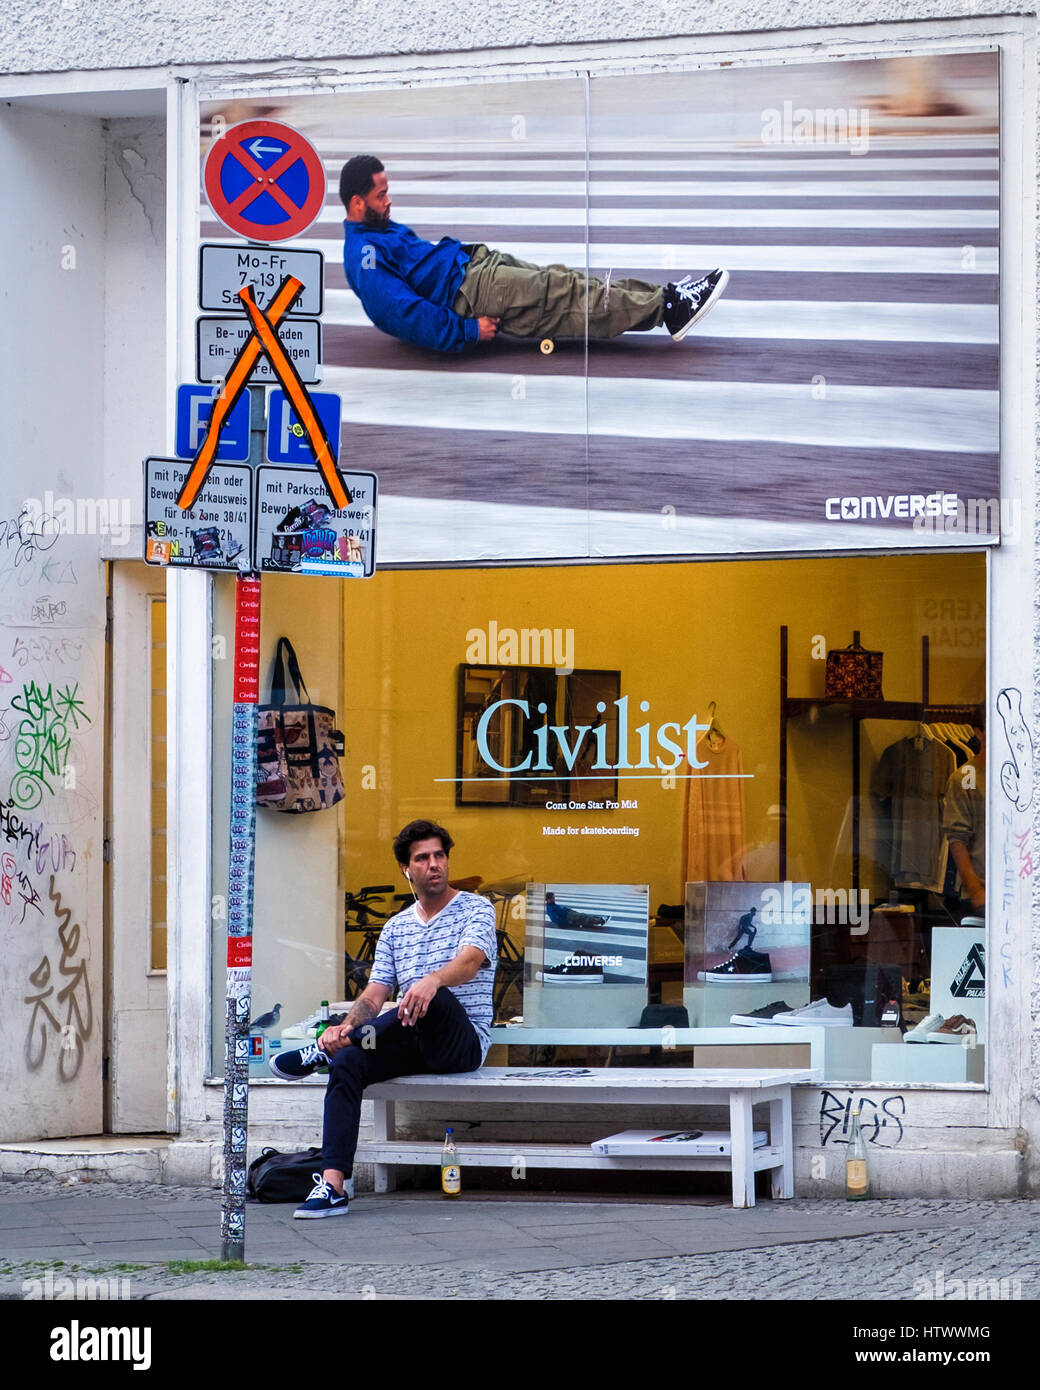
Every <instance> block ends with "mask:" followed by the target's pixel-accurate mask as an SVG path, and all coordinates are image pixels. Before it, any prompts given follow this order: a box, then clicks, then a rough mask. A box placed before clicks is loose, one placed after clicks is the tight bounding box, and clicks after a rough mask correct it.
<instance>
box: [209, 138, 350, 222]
mask: <svg viewBox="0 0 1040 1390" xmlns="http://www.w3.org/2000/svg"><path fill="white" fill-rule="evenodd" d="M203 182H204V185H205V189H206V197H207V198H208V199H209V205H210V207H211V208H212V209H213V212H214V214H215V215H216V216H217V217H218V218H219V219H220V221H221V222H223V224H224V226H225V227H229V228H230V229H231V231H233V232H236V233H237V234H238V235H239V236H244V237H248V238H249V239H250V240H252V241H286V240H287V239H288V238H289V237H294V236H299V235H300V234H301V232H304V231H306V230H307V228H308V227H309V226H310V225H311V223H312V222H313V221H314V219H315V218H316V217H317V216H318V214H319V213H320V212H321V210H322V207H323V206H324V204H325V167H324V165H323V164H322V162H321V160H320V159H319V157H318V152H317V150H316V149H315V148H314V146H313V145H312V144H311V143H310V141H309V140H305V139H304V137H303V136H302V135H301V134H300V133H299V131H296V130H293V128H292V127H291V126H287V125H282V123H281V122H280V121H244V122H243V123H242V124H241V125H236V126H232V128H231V129H230V130H229V131H227V132H226V133H225V134H224V135H222V136H221V137H220V139H219V140H218V141H217V142H216V143H215V144H214V145H213V147H212V149H211V150H210V152H209V154H208V155H207V156H206V168H205V174H204V178H203Z"/></svg>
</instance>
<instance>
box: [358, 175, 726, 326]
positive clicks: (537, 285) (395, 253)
mask: <svg viewBox="0 0 1040 1390" xmlns="http://www.w3.org/2000/svg"><path fill="white" fill-rule="evenodd" d="M339 196H340V197H341V198H342V200H343V206H344V208H345V209H346V213H347V220H346V222H345V223H344V224H343V225H344V228H345V231H346V237H345V240H344V243H343V267H344V270H345V271H346V275H347V283H348V284H349V285H350V288H351V289H352V290H353V291H354V293H355V294H356V295H357V296H358V298H359V299H360V300H361V303H362V305H363V306H364V309H365V313H366V314H367V315H368V317H369V318H370V319H371V320H372V322H373V323H374V324H375V326H376V327H377V328H380V329H382V331H383V332H384V333H389V334H390V335H391V336H392V337H395V338H403V339H404V340H405V341H406V342H409V343H416V344H417V345H418V346H419V347H425V348H433V349H435V350H436V351H438V352H461V351H462V349H463V348H464V347H466V346H467V345H468V344H472V343H476V342H488V341H490V340H491V339H492V338H494V336H495V334H496V333H497V332H498V330H499V329H502V330H503V331H504V332H506V333H513V334H515V335H516V336H517V337H519V338H542V337H546V338H555V337H563V338H583V337H584V336H585V332H586V327H587V329H588V335H589V337H590V338H615V337H617V335H618V334H619V333H625V332H628V331H629V330H634V331H636V332H646V331H647V330H649V329H651V328H656V327H657V326H658V324H661V323H663V324H664V325H665V327H666V328H667V329H668V332H669V333H670V334H671V335H672V337H673V338H674V339H675V340H676V342H678V341H680V340H681V339H682V338H684V337H685V336H686V334H687V333H688V332H689V330H690V329H691V328H692V327H693V325H694V324H695V323H696V322H697V320H698V319H701V318H703V317H704V315H705V314H706V313H707V312H708V310H709V309H710V308H711V307H712V305H713V304H714V303H715V301H716V300H717V299H718V298H719V296H720V295H721V294H722V292H723V290H724V289H725V288H726V284H727V282H728V281H729V272H728V271H725V270H713V271H711V272H710V273H709V274H708V275H705V276H704V277H703V279H700V280H696V281H695V280H694V278H693V276H692V275H686V276H684V277H683V278H682V279H681V280H677V281H674V282H672V283H671V284H668V285H664V286H661V285H654V284H651V283H650V282H649V281H646V280H633V279H623V280H614V281H613V282H610V281H609V277H608V278H607V280H600V279H597V278H596V277H595V276H591V275H586V273H585V272H584V271H583V270H569V269H568V268H567V267H566V266H562V265H550V266H538V265H532V264H531V262H530V261H521V260H517V259H516V257H515V256H509V255H506V253H505V252H504V251H494V250H492V249H491V248H489V247H487V246H483V245H470V246H464V245H463V244H462V243H461V242H459V241H456V240H455V238H454V237H441V239H440V241H438V242H437V244H436V246H434V245H433V244H432V243H431V242H429V241H423V239H422V238H421V237H419V236H416V234H415V232H413V231H412V229H411V228H410V227H405V226H404V225H403V224H402V223H400V222H391V220H390V207H391V201H390V191H389V188H388V185H387V177H386V173H385V171H384V168H383V165H382V164H381V163H380V161H379V160H378V159H376V157H375V156H374V155H370V154H359V155H355V156H354V158H353V159H350V160H348V161H347V163H346V164H345V165H344V166H343V171H342V173H341V174H340V180H339Z"/></svg>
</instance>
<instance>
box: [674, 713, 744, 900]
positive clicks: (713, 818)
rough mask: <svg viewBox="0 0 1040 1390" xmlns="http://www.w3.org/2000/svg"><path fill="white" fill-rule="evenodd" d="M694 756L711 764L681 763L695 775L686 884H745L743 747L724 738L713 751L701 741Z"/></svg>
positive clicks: (686, 828)
mask: <svg viewBox="0 0 1040 1390" xmlns="http://www.w3.org/2000/svg"><path fill="white" fill-rule="evenodd" d="M696 752H697V761H698V762H702V763H707V767H690V766H689V764H685V763H684V764H683V766H684V769H685V771H686V773H687V776H689V774H691V773H692V774H693V776H692V778H691V779H690V780H689V781H688V782H687V783H686V800H685V811H684V816H683V844H682V870H683V882H684V883H712V882H729V883H732V882H734V881H738V880H739V881H740V882H747V869H746V867H745V863H744V858H745V855H746V854H747V852H748V842H747V814H746V811H745V807H744V780H743V772H744V761H743V759H742V758H741V756H740V749H739V748H738V746H737V745H736V744H735V743H734V742H733V740H732V739H731V738H725V737H723V740H722V744H721V747H719V748H717V749H715V748H712V747H711V745H710V744H709V743H708V740H707V738H706V737H703V738H701V739H700V741H699V742H698V744H697V750H696Z"/></svg>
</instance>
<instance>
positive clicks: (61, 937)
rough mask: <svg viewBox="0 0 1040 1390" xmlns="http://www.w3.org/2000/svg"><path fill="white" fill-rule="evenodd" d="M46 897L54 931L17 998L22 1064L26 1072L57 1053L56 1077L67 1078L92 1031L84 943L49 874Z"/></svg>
mask: <svg viewBox="0 0 1040 1390" xmlns="http://www.w3.org/2000/svg"><path fill="white" fill-rule="evenodd" d="M47 896H48V897H49V899H50V901H51V903H52V904H53V907H54V922H55V923H56V925H57V933H56V939H55V940H54V942H53V944H52V946H51V948H50V951H49V952H48V953H47V954H45V955H44V956H43V958H42V959H41V961H40V963H39V965H37V966H36V968H35V969H34V970H31V971H30V972H29V986H30V992H29V993H27V994H26V995H25V996H24V1001H23V1002H24V1003H25V1005H26V1006H27V1007H28V1008H30V1009H31V1013H30V1015H29V1025H28V1030H27V1032H26V1035H25V1064H26V1066H27V1067H28V1069H29V1071H31V1072H35V1071H39V1069H40V1068H41V1067H42V1066H43V1064H44V1062H45V1061H46V1060H47V1055H48V1052H53V1053H55V1054H56V1056H57V1063H56V1067H57V1075H58V1079H59V1080H61V1081H73V1080H75V1078H76V1076H77V1075H78V1074H79V1069H80V1067H81V1066H82V1064H83V1053H84V1049H85V1046H86V1043H87V1040H88V1039H89V1038H90V1036H91V1033H92V1032H93V1030H94V1009H93V1004H92V1002H91V998H90V980H89V978H88V976H87V961H88V960H89V943H88V942H87V940H86V933H85V932H83V931H82V929H81V928H80V925H79V923H78V922H74V921H73V920H72V911H71V909H70V908H67V907H66V906H65V904H64V902H63V901H62V895H61V893H60V892H59V891H58V890H57V889H56V888H55V886H54V875H53V874H51V876H50V879H49V882H48V887H47ZM52 956H53V957H54V958H55V959H56V960H57V971H56V972H55V970H54V967H53V966H52V964H51V958H52ZM52 1040H53V1042H54V1046H53V1048H52V1047H51V1042H52Z"/></svg>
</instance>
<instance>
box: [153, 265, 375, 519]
mask: <svg viewBox="0 0 1040 1390" xmlns="http://www.w3.org/2000/svg"><path fill="white" fill-rule="evenodd" d="M302 289H303V282H302V281H301V280H297V279H296V278H295V276H292V275H287V276H286V277H285V279H284V280H283V281H282V283H281V284H280V285H279V287H278V292H277V294H276V295H275V296H274V298H273V299H272V300H271V305H270V308H269V310H268V312H267V313H266V314H265V313H264V311H263V310H262V309H261V308H260V307H259V306H258V304H257V303H256V300H255V299H254V298H253V290H252V286H250V285H245V286H243V288H242V289H241V290H239V292H238V294H239V298H240V299H241V300H242V303H243V306H244V307H245V310H246V313H247V314H248V315H249V318H250V322H251V323H252V325H253V332H252V334H251V335H250V337H249V338H248V339H247V340H246V342H245V343H243V345H242V347H241V349H240V350H239V352H238V355H237V356H236V358H235V360H234V362H232V364H231V370H230V371H229V372H228V374H227V377H226V379H225V381H224V388H223V390H222V391H221V393H220V395H219V397H218V398H217V400H216V401H215V402H214V404H213V411H212V413H211V415H210V418H209V428H208V429H207V431H206V437H205V439H203V441H202V443H201V444H200V445H199V450H198V453H197V454H196V455H195V459H194V461H193V463H192V465H191V470H190V472H189V473H188V476H187V478H186V479H185V480H184V487H183V488H182V489H181V495H180V496H179V497H178V498H177V505H178V506H179V507H181V508H183V509H184V510H187V509H188V508H189V507H190V506H192V504H193V503H194V501H195V499H196V498H197V497H198V495H199V492H200V491H201V489H202V485H203V483H204V482H205V481H206V477H207V475H208V473H209V470H210V468H211V467H212V464H213V460H214V458H215V457H216V453H217V444H218V442H219V439H220V431H221V429H222V428H223V427H224V423H225V421H226V420H227V417H228V415H229V414H230V413H231V411H232V410H233V408H234V405H235V402H236V401H237V400H238V398H239V396H240V395H241V394H242V392H243V391H244V390H245V388H246V384H247V383H248V381H249V375H250V373H251V372H252V370H253V368H254V367H255V365H256V360H257V358H258V357H259V356H260V354H261V352H262V353H263V354H264V355H265V356H266V357H267V360H268V361H269V362H270V364H271V369H272V370H273V372H274V374H275V375H276V376H277V378H278V381H279V383H280V384H281V387H282V389H283V390H284V392H285V394H286V396H287V398H288V400H289V401H290V403H291V405H292V407H293V409H294V410H295V412H296V414H297V416H298V417H299V420H300V423H301V424H302V425H303V427H304V429H305V430H306V431H307V439H308V441H309V443H310V446H311V452H312V453H313V455H314V460H315V462H316V463H317V465H318V467H319V469H320V470H321V475H322V477H323V478H324V479H325V486H326V488H327V489H328V493H329V496H330V497H331V499H332V503H333V506H334V507H335V508H336V509H337V510H342V509H343V508H344V507H349V506H350V502H351V494H350V493H349V492H348V490H347V487H346V484H345V483H344V481H343V479H342V477H341V476H340V472H339V468H338V467H337V466H336V460H335V458H334V457H333V454H332V447H331V445H330V444H329V440H328V436H327V435H326V433H325V430H324V427H323V426H322V423H321V421H320V420H319V418H318V416H317V414H316V413H315V410H314V407H313V406H312V405H311V399H310V396H309V395H308V394H307V388H306V387H305V386H304V384H303V382H302V381H301V380H300V374H299V372H297V370H296V368H295V367H294V366H293V363H292V361H291V360H290V359H289V357H288V356H287V355H286V352H285V349H284V348H283V347H282V344H281V342H280V341H279V339H278V335H277V333H276V332H275V329H276V328H277V327H278V324H279V323H280V322H281V320H282V319H283V318H284V317H285V315H286V314H287V313H288V311H289V308H290V306H291V305H292V303H293V301H294V300H295V299H296V297H297V295H298V294H299V293H300V291H301V290H302Z"/></svg>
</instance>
